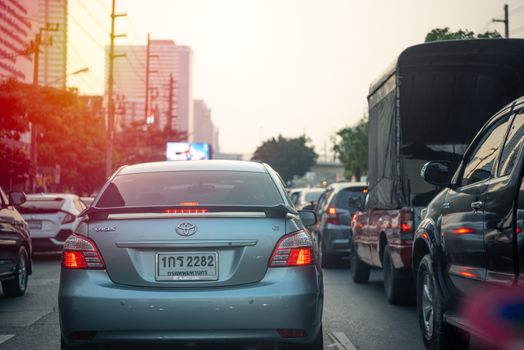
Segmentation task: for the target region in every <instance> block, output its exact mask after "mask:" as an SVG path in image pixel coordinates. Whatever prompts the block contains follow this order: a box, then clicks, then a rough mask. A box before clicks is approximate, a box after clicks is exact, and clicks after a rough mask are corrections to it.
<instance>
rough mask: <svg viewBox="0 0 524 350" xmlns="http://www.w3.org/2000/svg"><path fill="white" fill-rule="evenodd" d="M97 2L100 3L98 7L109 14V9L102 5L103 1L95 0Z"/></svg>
mask: <svg viewBox="0 0 524 350" xmlns="http://www.w3.org/2000/svg"><path fill="white" fill-rule="evenodd" d="M97 2H98V4H99V5H100V7H101V8H103V9H104V11H105V13H106V15H108V16H111V12H109V10H108V9H107V8H106V7H105V6H104V3H103V2H101V1H100V0H97Z"/></svg>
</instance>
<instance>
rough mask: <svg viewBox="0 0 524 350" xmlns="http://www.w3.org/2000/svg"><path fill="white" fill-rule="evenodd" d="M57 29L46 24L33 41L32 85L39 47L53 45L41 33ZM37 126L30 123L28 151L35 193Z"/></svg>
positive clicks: (36, 83) (56, 26)
mask: <svg viewBox="0 0 524 350" xmlns="http://www.w3.org/2000/svg"><path fill="white" fill-rule="evenodd" d="M58 29H59V25H58V23H55V25H51V23H46V25H45V27H42V28H40V30H39V31H38V33H36V35H35V40H34V41H33V53H34V57H33V85H34V86H38V77H39V66H40V46H41V45H42V46H51V45H53V37H49V38H48V39H47V40H45V41H43V40H42V34H43V32H57V31H58ZM37 138H38V126H37V125H36V124H35V123H31V148H30V150H29V153H30V155H29V158H30V159H31V165H32V167H33V170H34V177H33V183H32V189H31V190H32V192H35V191H36V176H37V174H38V140H37Z"/></svg>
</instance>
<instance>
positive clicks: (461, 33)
mask: <svg viewBox="0 0 524 350" xmlns="http://www.w3.org/2000/svg"><path fill="white" fill-rule="evenodd" d="M490 38H502V35H500V33H499V32H498V31H496V30H493V31H486V32H484V33H479V34H477V35H476V36H475V33H474V32H472V31H470V30H468V29H466V30H462V29H459V30H458V31H456V32H452V31H450V29H449V27H446V28H435V29H432V30H431V31H430V32H429V33H428V34H426V39H425V40H424V41H425V42H426V43H429V42H431V41H438V40H464V39H490Z"/></svg>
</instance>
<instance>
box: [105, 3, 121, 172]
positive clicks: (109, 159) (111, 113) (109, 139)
mask: <svg viewBox="0 0 524 350" xmlns="http://www.w3.org/2000/svg"><path fill="white" fill-rule="evenodd" d="M115 2H116V0H113V1H112V5H111V33H110V34H109V38H110V44H109V74H108V79H107V129H106V134H107V135H106V176H107V177H109V176H110V175H111V173H112V169H113V138H114V128H115V106H114V101H113V84H114V76H113V74H114V60H115V58H118V57H125V54H122V53H121V54H117V55H115V38H120V37H123V36H125V34H115V19H117V18H118V17H123V16H126V14H125V13H120V14H115Z"/></svg>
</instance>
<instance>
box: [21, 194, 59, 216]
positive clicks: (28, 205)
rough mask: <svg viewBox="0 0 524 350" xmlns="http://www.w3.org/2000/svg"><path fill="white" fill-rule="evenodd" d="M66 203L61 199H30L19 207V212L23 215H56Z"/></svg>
mask: <svg viewBox="0 0 524 350" xmlns="http://www.w3.org/2000/svg"><path fill="white" fill-rule="evenodd" d="M64 202H65V200H64V199H63V198H60V197H57V198H38V199H28V200H27V201H25V203H24V204H22V205H21V206H19V207H18V211H19V212H20V213H22V214H31V213H54V212H57V211H59V210H61V209H62V206H63V205H64Z"/></svg>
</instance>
